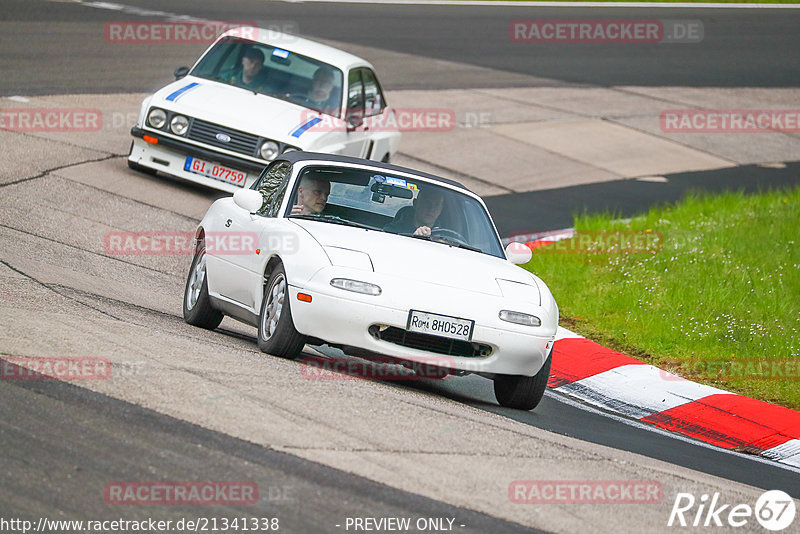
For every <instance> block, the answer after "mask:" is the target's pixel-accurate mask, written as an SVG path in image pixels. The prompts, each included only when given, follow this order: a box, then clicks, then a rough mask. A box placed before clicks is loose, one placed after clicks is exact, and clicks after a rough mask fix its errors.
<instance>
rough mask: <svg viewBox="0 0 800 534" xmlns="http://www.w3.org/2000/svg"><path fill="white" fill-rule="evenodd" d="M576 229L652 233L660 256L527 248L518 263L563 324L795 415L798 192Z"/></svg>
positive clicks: (684, 206) (692, 201)
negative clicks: (543, 289)
mask: <svg viewBox="0 0 800 534" xmlns="http://www.w3.org/2000/svg"><path fill="white" fill-rule="evenodd" d="M575 228H576V229H577V230H578V232H594V231H614V232H615V231H633V232H643V233H644V235H649V236H652V235H654V234H655V235H660V236H661V238H662V243H663V249H662V250H661V251H658V252H652V251H651V252H649V253H637V254H622V253H617V254H608V253H602V254H601V253H594V254H591V253H589V254H587V253H579V252H576V251H575V250H574V248H575V246H577V238H574V239H573V241H571V242H570V243H567V244H566V247H565V246H564V244H561V248H562V250H563V249H567V250H571V252H568V253H563V252H562V253H555V251H554V250H553V248H554V247H555V245H550V246H549V247H547V248H545V249H541V250H539V249H537V250H535V251H534V254H533V259H532V260H531V262H530V263H528V264H527V265H526V266H525V267H526V268H528V269H530V270H531V271H532V272H534V273H536V274H537V275H539V276H541V277H542V278H543V279H544V281H545V282H546V283H547V284H548V286H549V287H550V289H551V290H552V292H553V295H554V296H555V298H556V301H557V302H558V304H559V308H560V312H561V316H562V321H561V322H562V325H564V326H566V327H567V328H570V329H572V330H575V331H577V332H579V333H581V334H582V335H585V336H586V337H589V338H591V339H594V340H595V341H597V342H599V343H601V344H604V345H607V346H609V347H611V348H614V349H616V350H619V351H621V352H624V353H626V354H629V355H631V356H634V357H636V358H639V359H641V360H643V361H646V362H648V363H651V364H653V365H656V366H658V367H661V368H662V369H674V370H675V371H676V372H677V373H678V374H681V375H682V376H685V377H687V378H690V379H692V380H696V381H699V382H703V383H707V384H711V385H714V386H716V387H719V388H721V389H726V390H728V391H733V392H738V393H741V394H744V395H747V396H751V397H755V398H758V399H762V400H765V401H768V402H774V403H777V404H781V405H784V406H787V407H790V408H794V409H800V372H799V371H798V368H797V365H798V363H800V188H799V189H793V190H788V191H776V192H769V193H762V194H757V195H745V194H743V193H725V194H721V195H716V196H712V195H704V194H691V195H689V196H688V197H687V198H686V199H685V200H684V201H682V202H680V203H678V204H677V205H674V206H665V207H660V208H654V209H651V210H650V211H649V213H647V214H646V215H644V216H640V217H636V218H634V219H631V220H627V221H621V220H615V218H614V217H613V216H609V215H603V216H579V217H576V220H575ZM648 232H649V233H648ZM573 245H574V246H573ZM548 250H549V251H551V252H553V253H547V252H548ZM763 365H771V366H773V367H771V368H770V369H769V370H767V369H766V368H763V367H759V366H763ZM780 370H783V371H784V372H786V373H788V376H783V377H782V376H780V375H779V374H777V373H778V372H779V371H780ZM759 373H761V374H759Z"/></svg>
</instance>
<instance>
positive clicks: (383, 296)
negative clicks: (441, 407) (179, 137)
mask: <svg viewBox="0 0 800 534" xmlns="http://www.w3.org/2000/svg"><path fill="white" fill-rule="evenodd" d="M530 257H531V251H530V249H529V248H528V247H526V246H525V245H522V244H518V243H512V244H510V245H509V246H508V247H507V248H506V249H505V250H503V248H502V245H501V244H500V239H499V237H498V234H497V230H496V229H495V226H494V223H493V222H492V219H491V217H490V216H489V213H488V212H487V209H486V206H485V205H484V203H483V201H482V200H481V198H480V197H479V196H477V195H475V194H474V193H472V192H471V191H469V190H468V189H467V188H465V187H464V186H463V185H461V184H459V183H457V182H453V181H451V180H447V179H444V178H439V177H436V176H433V175H430V174H426V173H422V172H417V171H414V170H411V169H406V168H403V167H399V166H395V165H390V164H384V163H379V162H371V161H368V160H364V159H358V158H352V157H347V156H338V155H329V154H319V153H309V152H291V153H289V154H284V155H282V156H280V157H279V158H278V159H276V160H275V161H273V162H272V163H271V164H270V165H269V166H268V167H267V168H266V169H264V172H262V173H261V176H260V177H259V178H258V180H257V181H256V182H255V183H254V184H253V186H252V187H251V188H249V189H241V190H239V191H237V192H236V193H234V195H233V197H228V198H223V199H219V200H217V201H216V202H214V204H213V205H212V206H211V207H210V208H209V210H208V212H207V213H206V215H205V217H204V218H203V220H202V221H201V222H200V225H199V227H198V229H197V233H196V248H195V253H194V259H193V261H192V265H191V268H190V271H189V276H188V279H187V281H186V289H185V295H184V299H183V300H184V304H183V314H184V319H185V320H186V322H188V323H189V324H192V325H195V326H199V327H202V328H209V329H213V328H216V327H217V326H218V325H219V324H220V321H222V319H223V316H225V315H228V316H230V317H233V318H235V319H238V320H240V321H242V322H244V323H247V324H249V325H252V326H254V327H256V328H257V329H258V346H259V348H260V349H261V350H263V351H264V352H267V353H269V354H273V355H276V356H281V357H286V358H294V357H296V356H298V355H299V354H300V353H301V351H302V350H303V348H304V345H305V344H306V343H309V344H311V345H319V346H321V345H329V346H331V347H335V348H338V349H341V350H342V351H344V353H345V354H349V355H352V356H356V357H361V358H363V357H364V356H365V355H375V356H380V357H383V358H387V357H388V358H391V359H392V361H396V362H398V363H399V364H401V365H405V366H407V367H409V368H411V369H414V365H415V364H425V365H435V366H436V368H437V369H440V370H442V371H443V372H444V373H447V374H452V375H464V374H469V373H476V374H478V375H480V376H483V377H486V378H489V379H492V380H494V390H495V395H496V397H497V400H498V402H499V403H500V404H501V405H503V406H508V407H514V408H520V409H525V410H529V409H532V408H534V407H535V406H536V405H537V404H538V403H539V401H540V400H541V398H542V395H543V394H544V390H545V386H546V385H547V379H548V376H549V372H550V360H551V352H552V348H553V340H554V337H555V334H556V326H557V322H558V307H557V306H556V303H555V300H554V299H553V296H552V294H551V293H550V290H549V289H548V288H547V286H546V285H545V283H544V282H542V280H541V279H540V278H538V277H537V276H535V275H533V274H531V273H530V272H528V271H526V270H525V269H522V268H520V267H518V266H517V265H514V264H515V263H518V264H519V263H526V262H527V261H529V260H530Z"/></svg>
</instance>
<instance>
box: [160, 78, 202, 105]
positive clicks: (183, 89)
mask: <svg viewBox="0 0 800 534" xmlns="http://www.w3.org/2000/svg"><path fill="white" fill-rule="evenodd" d="M198 85H200V84H199V83H197V82H192V83H190V84H189V85H185V86H183V87H181V88H180V89H178V90H177V91H175V92H174V93H172V94H171V95H169V96H168V97H167V100H170V101H172V102H174V101H175V100H177V99H178V97H180V96H181V95H182V94H183V93H185V92H186V91H188V90H189V89H194V88H195V87H197V86H198Z"/></svg>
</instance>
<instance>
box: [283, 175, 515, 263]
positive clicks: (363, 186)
mask: <svg viewBox="0 0 800 534" xmlns="http://www.w3.org/2000/svg"><path fill="white" fill-rule="evenodd" d="M286 215H287V216H288V217H295V218H302V219H309V220H315V221H319V222H321V223H332V224H341V225H349V226H357V227H360V228H368V229H370V230H375V231H379V232H387V233H392V234H397V235H400V236H405V237H407V238H409V239H424V240H429V241H433V242H435V243H439V244H443V245H448V246H453V247H459V248H464V249H467V250H473V251H477V252H482V253H484V254H490V255H492V256H497V257H498V258H504V257H505V256H504V254H503V250H502V247H501V245H500V241H499V240H498V238H497V233H496V232H495V230H494V227H493V226H492V223H491V219H490V218H489V214H488V213H487V212H486V209H485V208H484V207H483V205H482V204H481V203H480V202H479V201H478V200H476V199H475V198H474V197H472V196H470V195H467V194H466V193H462V192H459V191H458V190H454V189H451V188H449V187H444V186H442V185H438V184H436V183H434V182H431V181H428V180H427V179H425V178H422V177H420V178H413V177H409V176H399V175H394V174H391V173H386V172H384V171H378V170H366V169H355V168H350V167H341V166H317V165H311V166H308V167H305V168H304V169H302V170H301V172H300V175H299V176H298V179H297V181H296V183H295V186H294V190H293V192H292V196H291V202H290V203H289V206H288V207H287V212H286Z"/></svg>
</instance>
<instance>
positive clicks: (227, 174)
mask: <svg viewBox="0 0 800 534" xmlns="http://www.w3.org/2000/svg"><path fill="white" fill-rule="evenodd" d="M183 169H184V170H185V171H189V172H193V173H195V174H201V175H203V176H207V177H209V178H213V179H214V180H219V181H220V182H225V183H227V184H233V185H238V186H239V187H244V184H245V181H246V180H247V173H245V172H242V171H237V170H234V169H231V168H230V167H226V166H225V165H220V164H219V163H212V162H210V161H206V160H204V159H199V158H193V157H191V156H189V157H187V158H186V163H185V164H184V166H183Z"/></svg>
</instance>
